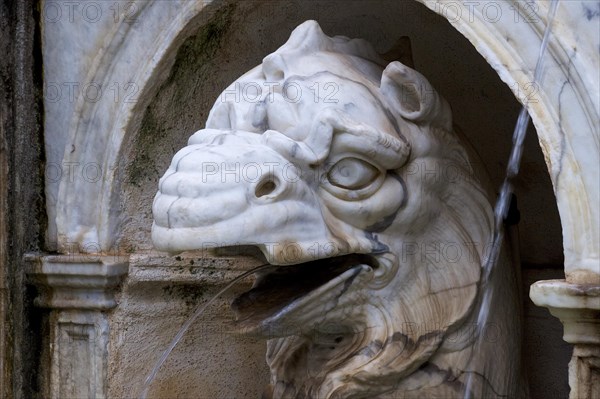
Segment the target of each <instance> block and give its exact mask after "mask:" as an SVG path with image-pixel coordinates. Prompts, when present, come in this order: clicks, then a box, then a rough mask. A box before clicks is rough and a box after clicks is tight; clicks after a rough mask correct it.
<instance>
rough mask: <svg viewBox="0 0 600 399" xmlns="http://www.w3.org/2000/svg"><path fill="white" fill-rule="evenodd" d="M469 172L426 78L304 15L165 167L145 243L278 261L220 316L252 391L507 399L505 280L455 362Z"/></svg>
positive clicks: (463, 309) (511, 338)
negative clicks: (232, 326)
mask: <svg viewBox="0 0 600 399" xmlns="http://www.w3.org/2000/svg"><path fill="white" fill-rule="evenodd" d="M473 162H474V161H473V160H472V159H471V158H470V155H469V154H468V153H467V150H466V149H465V146H464V145H463V144H462V143H461V141H460V139H459V138H458V137H457V135H456V134H455V133H453V127H452V116H451V110H450V107H449V105H448V104H447V103H446V101H445V100H444V99H443V98H442V97H441V96H440V95H439V94H438V93H437V92H436V91H435V90H434V89H433V88H432V87H431V85H430V84H429V82H428V81H427V80H426V79H425V77H423V76H422V75H421V74H419V73H418V72H416V71H415V70H413V69H411V68H409V67H407V66H405V65H403V64H401V63H399V62H392V63H390V64H389V65H386V63H385V62H384V61H383V60H382V59H381V58H380V57H379V56H378V55H377V54H376V52H375V51H374V50H373V48H372V47H371V46H370V45H369V44H368V43H367V42H365V41H363V40H359V39H353V40H350V39H348V38H346V37H339V36H338V37H328V36H326V35H325V34H324V33H323V32H322V31H321V29H320V27H319V25H318V24H317V23H316V22H314V21H307V22H305V23H303V24H302V25H300V26H299V27H298V28H296V29H295V30H294V32H293V33H292V35H291V37H290V39H289V40H288V42H287V43H286V44H284V45H283V46H282V47H281V48H279V49H278V50H277V51H275V52H274V53H273V54H270V55H268V56H267V57H265V58H264V60H263V63H262V64H261V65H259V66H257V67H256V68H254V69H252V70H251V71H249V72H248V73H246V74H245V75H243V76H242V77H240V78H239V79H238V80H237V81H235V82H234V83H233V84H232V85H231V86H230V87H229V88H228V89H227V90H225V92H223V94H222V95H221V96H220V97H219V99H218V100H217V102H216V104H215V105H214V107H213V109H212V111H211V113H210V116H209V118H208V121H207V123H206V128H205V129H203V130H200V131H199V132H197V133H195V134H194V135H192V136H191V137H190V139H189V143H188V146H187V147H185V148H183V149H182V150H181V151H179V152H178V153H177V154H176V155H175V156H174V158H173V161H172V163H171V166H170V167H169V169H168V170H167V172H166V173H165V175H164V176H163V177H162V179H161V180H160V183H159V192H158V193H157V195H156V198H155V200H154V204H153V213H154V225H153V229H152V238H153V241H154V244H155V246H156V247H157V248H158V249H161V250H166V251H170V252H179V251H185V250H196V249H206V248H215V247H239V246H254V247H256V248H258V249H260V251H261V252H262V253H263V254H264V256H265V258H266V259H267V261H268V262H269V263H271V264H273V265H280V267H277V268H274V270H273V271H270V272H265V273H262V274H261V275H259V276H257V280H256V283H255V284H254V287H253V288H252V289H251V290H250V291H249V292H247V293H245V294H242V295H241V296H240V297H238V298H237V299H236V300H235V301H234V303H233V305H232V308H233V310H234V311H235V313H236V318H237V327H238V328H239V331H240V332H241V333H246V334H254V335H259V336H263V337H265V338H266V339H269V341H268V350H267V362H268V364H269V367H270V369H271V383H270V385H269V386H268V387H267V389H266V393H265V396H266V397H273V398H363V397H381V398H385V397H395V398H400V397H402V398H413V397H414V398H422V397H440V398H441V397H444V398H447V397H462V392H463V389H464V384H465V381H466V378H467V375H468V374H469V373H473V374H474V375H475V377H476V378H475V380H476V383H475V385H474V387H475V389H476V390H477V392H480V393H481V392H483V393H484V394H486V395H492V396H494V395H514V394H515V392H516V390H517V388H516V386H517V384H516V381H517V373H518V371H516V370H517V369H518V367H516V365H517V364H518V357H519V353H518V344H516V342H518V341H517V340H518V334H517V333H516V332H514V331H513V330H514V329H515V328H516V327H518V323H517V317H516V316H514V313H516V312H515V311H514V309H515V307H513V305H514V303H515V299H514V298H515V297H516V296H515V295H514V292H513V290H512V287H513V284H511V282H510V278H511V277H510V275H509V274H508V273H504V272H502V273H500V272H499V273H497V274H496V275H495V276H494V280H493V281H492V285H493V286H494V287H496V288H497V292H499V293H500V298H501V300H500V302H502V303H501V304H500V305H501V306H499V307H497V310H495V311H494V315H493V317H492V318H491V319H490V323H491V324H490V326H492V327H493V331H491V333H490V337H491V338H490V337H488V338H489V339H487V340H484V345H482V347H481V348H479V349H477V350H476V352H475V353H474V354H473V355H472V351H473V350H474V343H475V336H474V334H473V331H474V328H473V327H474V323H475V321H476V314H477V309H478V307H479V304H480V300H481V290H480V276H481V267H482V264H483V261H484V256H485V253H484V252H485V248H486V245H485V244H486V243H488V242H490V239H491V231H492V227H493V226H492V224H493V215H492V206H491V205H490V199H489V198H488V195H487V193H486V191H485V190H484V189H482V182H481V181H480V179H478V178H477V175H478V174H477V173H476V171H474V170H473V166H474V163H473ZM498 287H499V288H498ZM515 306H516V305H515ZM471 355H472V356H471ZM399 395H400V396H399ZM486 397H487V396H486ZM494 397H495V396H494Z"/></svg>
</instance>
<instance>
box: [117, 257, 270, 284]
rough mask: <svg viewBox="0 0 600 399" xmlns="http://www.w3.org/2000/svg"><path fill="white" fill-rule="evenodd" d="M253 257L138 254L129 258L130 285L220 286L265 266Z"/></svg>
mask: <svg viewBox="0 0 600 399" xmlns="http://www.w3.org/2000/svg"><path fill="white" fill-rule="evenodd" d="M263 263H264V262H262V261H261V260H259V259H256V258H253V257H250V256H223V257H216V256H214V255H211V254H208V253H207V252H200V251H194V252H184V253H181V254H179V255H175V256H173V255H170V254H168V253H166V252H136V253H133V254H131V255H130V257H129V276H128V280H127V284H128V285H134V284H140V283H152V282H154V283H170V284H194V285H195V284H210V285H213V284H214V285H219V284H224V283H226V282H227V281H229V280H231V279H233V278H235V277H237V276H239V275H240V274H242V273H243V272H246V271H248V270H250V269H252V268H254V267H257V266H260V265H261V264H263Z"/></svg>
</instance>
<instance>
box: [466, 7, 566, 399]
mask: <svg viewBox="0 0 600 399" xmlns="http://www.w3.org/2000/svg"><path fill="white" fill-rule="evenodd" d="M559 1H560V0H551V3H550V7H549V9H548V16H547V19H546V29H545V31H544V36H543V38H542V42H541V44H540V47H539V52H538V58H537V62H536V65H535V71H534V73H533V85H534V87H540V84H541V82H542V76H543V73H544V64H545V62H544V61H545V58H544V55H545V53H546V48H547V47H548V41H549V38H550V32H551V31H552V23H553V21H554V16H555V15H556V10H557V8H558V3H559ZM530 119H531V117H530V116H529V113H528V112H527V104H526V103H525V104H523V107H522V108H521V111H520V112H519V117H518V119H517V123H516V125H515V130H514V132H513V147H512V149H511V153H510V158H509V160H508V166H507V168H506V175H505V177H504V181H503V183H502V186H501V187H500V194H499V196H498V200H497V202H496V206H495V208H494V234H493V238H492V239H493V242H492V247H491V249H490V253H489V254H488V257H487V258H486V259H485V262H484V266H483V271H482V272H483V273H482V276H481V289H482V292H483V298H482V300H481V307H480V308H479V314H478V315H477V324H476V332H475V333H476V337H477V342H476V343H475V345H474V346H473V350H472V352H471V357H472V356H473V353H477V352H479V348H480V345H481V343H482V341H483V329H484V328H485V326H486V323H487V320H488V318H489V312H490V304H491V302H492V297H493V296H494V290H493V286H491V285H489V284H488V283H489V281H490V276H491V274H492V272H493V270H494V268H495V266H496V264H497V263H498V258H499V256H500V249H501V247H502V241H503V238H504V219H505V218H506V216H507V214H508V210H509V207H510V200H511V196H512V193H513V185H512V181H513V179H514V178H515V177H516V176H517V175H518V174H519V168H520V166H521V157H522V155H523V143H524V141H525V136H526V134H527V126H528V125H529V121H530ZM468 369H471V368H468ZM473 375H474V373H472V372H471V373H469V374H468V377H467V383H466V386H465V393H464V399H471V398H472V395H473V392H472V390H473Z"/></svg>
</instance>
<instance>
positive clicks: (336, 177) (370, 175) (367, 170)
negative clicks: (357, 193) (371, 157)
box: [327, 157, 381, 190]
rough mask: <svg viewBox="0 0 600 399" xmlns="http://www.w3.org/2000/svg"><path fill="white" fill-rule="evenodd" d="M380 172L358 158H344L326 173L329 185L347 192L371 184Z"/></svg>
mask: <svg viewBox="0 0 600 399" xmlns="http://www.w3.org/2000/svg"><path fill="white" fill-rule="evenodd" d="M380 173H381V172H380V171H379V169H377V168H376V167H375V166H373V165H371V164H370V163H368V162H365V161H363V160H362V159H358V158H351V157H350V158H344V159H342V160H340V161H338V162H337V163H336V164H335V165H333V167H332V168H331V169H330V170H329V172H328V173H327V179H328V180H329V182H330V183H331V184H333V185H334V186H337V187H341V188H345V189H348V190H359V189H361V188H364V187H366V186H368V185H369V184H371V183H372V182H373V181H374V180H375V179H376V178H377V177H378V176H379V174H380Z"/></svg>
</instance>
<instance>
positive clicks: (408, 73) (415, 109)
mask: <svg viewBox="0 0 600 399" xmlns="http://www.w3.org/2000/svg"><path fill="white" fill-rule="evenodd" d="M381 92H382V93H383V95H384V96H385V98H386V99H387V101H388V104H389V105H390V108H391V109H392V111H394V112H397V113H398V114H400V116H402V118H404V119H406V120H409V121H412V122H417V123H421V122H425V123H429V124H431V125H435V126H439V127H442V128H445V129H447V130H451V129H452V114H451V112H450V106H449V105H448V103H447V102H446V100H444V99H443V98H442V96H440V95H439V94H438V93H437V92H436V91H435V89H434V88H433V87H432V86H431V84H430V83H429V82H428V81H427V79H425V77H424V76H423V75H421V74H420V73H419V72H417V71H415V70H414V69H411V68H409V67H407V66H406V65H404V64H401V63H400V62H397V61H396V62H392V63H390V64H389V65H388V66H387V68H385V70H384V71H383V76H382V77H381Z"/></svg>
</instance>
